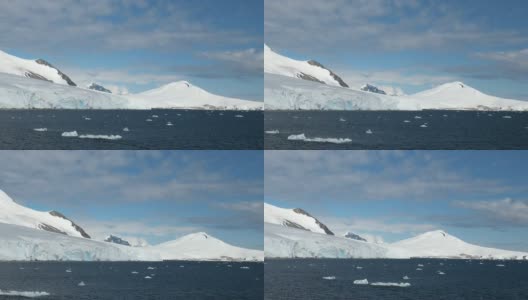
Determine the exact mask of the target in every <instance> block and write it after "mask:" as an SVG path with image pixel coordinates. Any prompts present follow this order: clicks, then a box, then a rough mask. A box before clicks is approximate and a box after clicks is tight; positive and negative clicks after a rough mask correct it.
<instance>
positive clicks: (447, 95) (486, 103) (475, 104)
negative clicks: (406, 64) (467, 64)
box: [264, 74, 528, 111]
mask: <svg viewBox="0 0 528 300" xmlns="http://www.w3.org/2000/svg"><path fill="white" fill-rule="evenodd" d="M461 85H463V86H464V88H462V87H461ZM264 98H265V99H266V100H265V106H266V110H423V109H449V110H507V111H525V110H528V101H518V100H510V99H502V98H497V97H492V96H488V95H485V94H483V93H480V92H478V91H477V90H474V89H472V88H470V87H468V86H467V85H465V84H463V83H459V82H455V83H450V84H445V85H443V86H440V87H439V88H435V89H432V90H430V91H425V92H422V93H418V94H414V95H409V96H387V95H382V94H376V93H370V92H365V91H361V90H355V89H351V88H340V87H334V86H328V85H324V84H320V83H317V82H310V81H306V80H299V79H295V78H290V77H286V76H281V75H274V74H265V76H264Z"/></svg>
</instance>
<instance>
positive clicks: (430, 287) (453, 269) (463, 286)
mask: <svg viewBox="0 0 528 300" xmlns="http://www.w3.org/2000/svg"><path fill="white" fill-rule="evenodd" d="M418 264H423V267H420V268H421V269H422V271H417V270H416V269H417V268H418ZM497 264H504V267H498V266H497ZM358 266H359V267H360V268H361V269H358V268H357V267H358ZM264 269H265V270H264V272H265V281H264V295H265V297H264V299H270V300H271V299H273V300H279V299H292V300H295V299H298V300H309V299H358V300H360V299H373V300H394V299H409V300H424V299H427V300H429V299H445V300H472V299H478V300H480V299H486V300H487V299H490V300H492V299H493V300H521V299H528V261H521V262H519V261H506V262H500V261H499V262H498V261H482V264H481V262H480V261H476V260H473V261H468V260H432V259H430V260H426V259H411V260H390V259H378V260H354V259H348V260H332V259H304V260H266V264H265V268H264ZM438 271H441V272H443V273H444V275H440V274H439V273H438ZM327 276H335V279H334V280H325V279H323V277H327ZM404 276H408V277H409V279H408V280H404V279H403V277H404ZM361 279H367V280H368V281H369V283H373V282H395V283H401V282H408V283H410V284H411V286H409V287H388V286H372V285H356V284H354V283H353V282H354V280H361Z"/></svg>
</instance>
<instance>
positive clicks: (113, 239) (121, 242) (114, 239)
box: [104, 235, 131, 246]
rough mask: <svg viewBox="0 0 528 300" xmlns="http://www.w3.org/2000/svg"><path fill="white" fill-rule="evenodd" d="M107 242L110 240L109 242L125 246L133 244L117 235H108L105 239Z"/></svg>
mask: <svg viewBox="0 0 528 300" xmlns="http://www.w3.org/2000/svg"><path fill="white" fill-rule="evenodd" d="M104 241H105V242H108V243H114V244H118V245H123V246H131V245H130V243H129V242H128V241H125V240H123V239H122V238H120V237H117V236H115V235H109V236H107V237H106V238H105V239H104Z"/></svg>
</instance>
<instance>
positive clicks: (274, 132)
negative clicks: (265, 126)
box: [265, 130, 279, 134]
mask: <svg viewBox="0 0 528 300" xmlns="http://www.w3.org/2000/svg"><path fill="white" fill-rule="evenodd" d="M265 132H266V133H267V134H279V131H278V130H267V131H265Z"/></svg>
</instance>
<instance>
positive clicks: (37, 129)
mask: <svg viewBox="0 0 528 300" xmlns="http://www.w3.org/2000/svg"><path fill="white" fill-rule="evenodd" d="M33 130H35V131H38V132H45V131H48V128H35V129H33Z"/></svg>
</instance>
